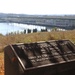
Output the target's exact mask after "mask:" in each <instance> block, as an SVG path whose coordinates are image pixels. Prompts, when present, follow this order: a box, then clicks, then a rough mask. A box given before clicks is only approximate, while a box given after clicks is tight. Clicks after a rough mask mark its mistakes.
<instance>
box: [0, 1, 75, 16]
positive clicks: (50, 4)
mask: <svg viewBox="0 0 75 75" xmlns="http://www.w3.org/2000/svg"><path fill="white" fill-rule="evenodd" d="M0 13H17V14H42V15H63V14H71V15H74V14H75V0H0Z"/></svg>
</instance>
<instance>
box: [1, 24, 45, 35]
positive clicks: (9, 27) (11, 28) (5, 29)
mask: <svg viewBox="0 0 75 75" xmlns="http://www.w3.org/2000/svg"><path fill="white" fill-rule="evenodd" d="M27 29H31V30H33V29H37V30H38V31H40V30H41V29H46V27H44V26H36V25H27V24H18V23H0V33H2V34H3V35H5V34H6V33H10V32H17V31H19V32H20V31H24V30H27Z"/></svg>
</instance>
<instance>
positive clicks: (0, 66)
mask: <svg viewBox="0 0 75 75" xmlns="http://www.w3.org/2000/svg"><path fill="white" fill-rule="evenodd" d="M0 75H4V53H3V52H2V53H0Z"/></svg>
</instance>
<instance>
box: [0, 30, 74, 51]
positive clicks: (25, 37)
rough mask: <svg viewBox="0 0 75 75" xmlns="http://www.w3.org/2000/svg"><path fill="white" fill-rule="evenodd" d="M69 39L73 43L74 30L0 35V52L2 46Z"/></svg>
mask: <svg viewBox="0 0 75 75" xmlns="http://www.w3.org/2000/svg"><path fill="white" fill-rule="evenodd" d="M60 39H69V40H71V41H72V42H73V43H75V30H72V31H60V32H59V31H57V32H55V31H52V32H39V33H30V34H17V35H8V36H2V35H0V52H2V51H3V48H4V46H6V45H8V44H12V43H30V42H37V41H47V40H60Z"/></svg>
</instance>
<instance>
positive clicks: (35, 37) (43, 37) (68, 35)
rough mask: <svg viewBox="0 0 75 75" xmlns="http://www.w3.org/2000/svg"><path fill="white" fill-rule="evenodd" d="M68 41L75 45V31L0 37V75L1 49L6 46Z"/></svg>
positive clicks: (0, 71)
mask: <svg viewBox="0 0 75 75" xmlns="http://www.w3.org/2000/svg"><path fill="white" fill-rule="evenodd" d="M61 39H68V40H71V41H72V42H73V43H75V30H72V31H64V32H63V31H61V32H59V31H57V32H55V31H54V32H40V33H30V34H17V35H8V36H3V35H0V75H4V52H3V48H4V47H5V46H6V45H8V44H13V43H30V42H37V41H47V40H61Z"/></svg>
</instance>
